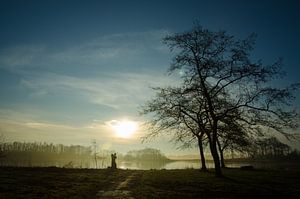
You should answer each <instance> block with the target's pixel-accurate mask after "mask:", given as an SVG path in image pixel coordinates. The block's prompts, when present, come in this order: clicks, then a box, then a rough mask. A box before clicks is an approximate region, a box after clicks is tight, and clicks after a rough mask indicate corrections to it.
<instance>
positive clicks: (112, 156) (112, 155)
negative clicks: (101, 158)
mask: <svg viewBox="0 0 300 199" xmlns="http://www.w3.org/2000/svg"><path fill="white" fill-rule="evenodd" d="M116 159H117V154H116V153H113V154H111V168H112V169H117V163H116Z"/></svg>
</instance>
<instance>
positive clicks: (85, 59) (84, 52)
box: [0, 0, 300, 153]
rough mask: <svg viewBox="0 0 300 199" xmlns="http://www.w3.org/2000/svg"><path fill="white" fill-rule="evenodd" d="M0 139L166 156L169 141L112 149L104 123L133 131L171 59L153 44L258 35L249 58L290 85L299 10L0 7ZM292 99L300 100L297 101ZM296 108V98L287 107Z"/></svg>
mask: <svg viewBox="0 0 300 199" xmlns="http://www.w3.org/2000/svg"><path fill="white" fill-rule="evenodd" d="M0 5H1V6H0V27H1V31H0V91H1V92H0V130H1V132H2V134H4V135H5V136H6V137H7V139H8V140H18V141H49V142H55V143H65V144H84V145H89V144H90V142H91V139H94V138H95V139H97V140H98V141H99V143H101V144H102V145H103V146H106V147H107V148H111V149H116V150H119V151H121V152H122V151H126V150H129V149H133V148H141V147H145V146H153V147H158V148H161V149H162V150H163V151H164V152H166V153H171V152H172V150H174V147H172V145H171V144H167V140H168V138H167V137H165V138H161V139H160V140H157V141H156V142H153V143H149V144H146V145H145V144H144V145H141V143H140V141H139V139H138V137H139V136H141V135H143V134H144V133H145V132H142V130H139V132H136V135H135V136H134V137H133V138H132V139H127V140H123V139H117V138H115V137H114V136H113V132H111V129H109V128H108V126H107V123H109V122H110V121H113V120H122V119H128V120H134V121H137V122H142V121H143V120H144V119H143V118H140V116H139V115H138V107H140V106H141V105H142V104H143V103H144V102H145V101H146V100H148V99H150V98H151V96H152V95H153V92H152V91H151V89H150V86H163V85H170V84H176V83H177V82H178V80H177V79H176V77H169V76H166V75H165V74H166V70H167V68H168V66H169V63H170V60H171V58H172V54H171V53H170V52H169V51H168V49H167V47H166V46H164V45H163V44H162V42H161V39H162V38H163V37H164V36H165V35H166V34H168V33H172V32H182V31H186V30H188V29H190V28H191V27H192V26H193V22H194V21H195V20H198V21H199V22H200V24H202V25H203V27H205V28H208V29H211V30H220V29H222V30H226V31H228V32H229V33H230V34H233V35H235V36H236V37H238V38H244V37H246V36H247V35H249V34H250V33H252V32H255V33H257V34H258V38H257V44H256V49H255V50H254V52H253V57H255V58H261V59H263V61H264V62H265V63H272V62H273V61H275V60H276V59H277V58H278V57H283V58H284V66H283V67H284V69H285V70H286V72H287V76H286V78H285V79H284V80H283V81H280V82H278V83H277V84H280V85H281V84H287V83H293V82H299V73H300V67H299V54H300V53H299V48H300V39H299V35H300V24H299V23H300V22H299V19H300V16H299V15H300V14H299V12H298V8H299V7H300V3H299V1H271V0H269V1H267V0H265V1H237V0H236V1H234V0H229V1H225V0H224V1H201V0H198V1H192V0H184V1H183V0H182V1H174V0H173V1H157V0H153V1H142V0H139V1H134V0H128V1H114V0H110V1H102V0H99V1H76V0H73V1H62V0H61V1H30V0H27V1H25V0H24V1H22V0H18V1H14V0H10V1H9V0H2V1H1V2H0ZM298 96H299V94H298ZM295 105H296V106H297V107H300V100H299V97H298V99H297V100H296V102H295Z"/></svg>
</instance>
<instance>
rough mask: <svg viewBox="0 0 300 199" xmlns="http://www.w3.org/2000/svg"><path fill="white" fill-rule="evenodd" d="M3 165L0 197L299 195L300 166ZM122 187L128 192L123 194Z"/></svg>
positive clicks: (235, 196) (283, 196)
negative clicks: (220, 171)
mask: <svg viewBox="0 0 300 199" xmlns="http://www.w3.org/2000/svg"><path fill="white" fill-rule="evenodd" d="M0 171H1V172H0V198H136V199H140V198H172V199H174V198H185V199H188V198H247V197H248V198H266V197H268V198H269V197H276V198H299V197H300V171H299V170H285V171H281V170H240V169H225V170H224V174H225V177H224V178H215V177H214V174H213V172H209V173H203V172H200V171H198V170H196V169H186V170H145V171H142V170H117V171H115V172H112V171H110V170H106V169H103V170H94V169H60V168H12V167H3V168H0ZM116 189H117V190H119V191H118V194H115V193H116ZM122 190H123V192H124V193H126V194H125V195H124V197H122V195H120V194H119V192H120V193H121V194H122V193H123V192H122ZM99 193H100V194H99ZM105 195H106V196H105ZM129 195H130V197H129Z"/></svg>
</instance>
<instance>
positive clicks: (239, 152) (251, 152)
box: [227, 137, 300, 160]
mask: <svg viewBox="0 0 300 199" xmlns="http://www.w3.org/2000/svg"><path fill="white" fill-rule="evenodd" d="M227 152H228V153H230V151H229V150H228V151H227ZM235 152H236V158H250V159H278V158H287V159H288V158H289V159H294V160H295V159H300V152H299V151H297V150H296V149H292V148H291V147H290V146H289V145H287V144H284V143H282V142H281V141H279V140H278V139H277V138H276V137H270V138H264V139H256V140H253V142H252V143H249V144H248V145H245V146H241V147H240V148H238V149H235Z"/></svg>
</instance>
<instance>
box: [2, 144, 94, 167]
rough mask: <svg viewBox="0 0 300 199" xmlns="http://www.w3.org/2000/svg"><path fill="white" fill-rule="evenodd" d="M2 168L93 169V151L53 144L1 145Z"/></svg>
mask: <svg viewBox="0 0 300 199" xmlns="http://www.w3.org/2000/svg"><path fill="white" fill-rule="evenodd" d="M0 149H1V151H2V154H3V157H2V158H1V160H0V164H1V165H2V166H5V165H6V166H30V167H31V166H58V167H64V166H67V167H70V166H72V165H78V166H79V167H92V165H91V163H90V162H92V149H91V147H85V146H80V145H72V146H65V145H62V144H52V143H46V142H44V143H38V142H33V143H25V142H12V143H1V144H0Z"/></svg>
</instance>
